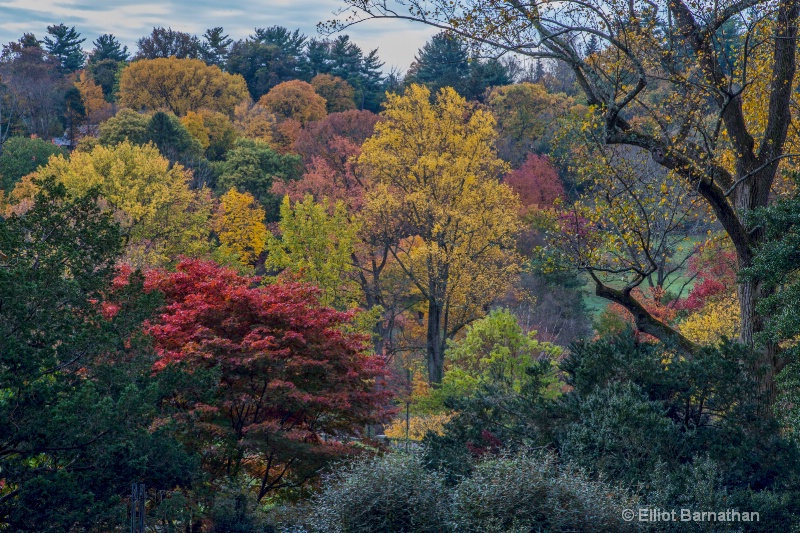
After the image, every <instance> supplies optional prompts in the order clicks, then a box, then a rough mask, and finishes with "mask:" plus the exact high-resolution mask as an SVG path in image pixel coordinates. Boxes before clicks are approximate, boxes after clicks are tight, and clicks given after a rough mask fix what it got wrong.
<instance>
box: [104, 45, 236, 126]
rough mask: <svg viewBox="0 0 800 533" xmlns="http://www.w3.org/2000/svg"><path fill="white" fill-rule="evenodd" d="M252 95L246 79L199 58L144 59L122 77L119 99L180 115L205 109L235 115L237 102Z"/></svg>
mask: <svg viewBox="0 0 800 533" xmlns="http://www.w3.org/2000/svg"><path fill="white" fill-rule="evenodd" d="M249 97H250V96H249V93H248V92H247V84H246V83H245V81H244V78H242V77H241V76H240V75H238V74H228V73H227V72H223V71H221V70H220V69H219V67H217V66H214V65H206V64H205V63H204V62H203V61H200V60H199V59H177V58H175V57H170V58H158V59H140V60H139V61H134V62H133V63H131V64H130V66H128V67H126V68H125V70H123V71H122V74H120V79H119V102H120V104H121V105H123V106H124V107H129V108H131V109H133V110H136V111H140V110H153V111H158V110H161V109H167V110H169V111H172V112H173V113H175V114H176V115H177V116H179V117H182V116H183V115H185V114H186V113H188V112H189V111H197V110H199V109H203V108H205V109H210V110H211V111H219V112H220V113H224V114H226V115H228V116H232V115H233V110H234V108H235V107H236V105H237V104H239V103H240V102H242V101H243V100H247V99H248V98H249Z"/></svg>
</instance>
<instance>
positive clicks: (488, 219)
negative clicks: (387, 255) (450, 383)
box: [359, 85, 520, 381]
mask: <svg viewBox="0 0 800 533" xmlns="http://www.w3.org/2000/svg"><path fill="white" fill-rule="evenodd" d="M382 115H383V117H384V119H385V120H383V121H382V122H379V123H378V124H377V125H376V126H375V135H374V136H373V137H371V138H370V139H368V140H367V141H366V142H365V143H364V145H363V147H362V153H361V156H360V158H359V163H360V164H361V165H362V167H363V168H364V169H365V170H366V172H367V173H368V175H369V176H370V178H371V179H372V180H373V181H374V182H375V185H374V186H372V187H370V190H369V191H368V192H367V196H366V204H365V207H364V211H363V215H362V217H361V218H362V224H363V227H364V229H365V233H366V234H369V235H372V237H371V238H372V239H373V240H374V241H376V242H381V241H384V242H391V243H393V245H392V256H393V258H394V259H395V260H396V261H397V262H398V263H399V264H400V266H401V268H402V270H403V271H404V272H405V274H406V275H407V276H408V278H409V279H410V280H411V282H412V283H413V285H414V286H415V287H416V289H417V291H418V292H419V294H420V295H421V296H422V299H423V300H424V301H425V302H427V304H428V313H429V314H430V315H431V316H430V317H429V319H428V324H429V326H428V327H429V330H430V328H434V329H436V330H437V331H434V332H431V331H429V335H433V338H435V339H436V341H435V343H436V348H434V350H436V352H435V353H433V354H431V353H429V358H435V359H437V361H436V362H435V366H436V367H437V368H438V370H436V371H435V372H431V375H430V378H431V380H432V381H439V380H440V379H441V372H442V369H443V366H442V365H443V359H441V360H439V358H440V356H441V354H442V353H443V351H444V346H445V339H446V338H447V337H449V336H451V335H452V334H453V332H454V331H458V330H459V329H460V328H461V327H463V325H464V324H467V323H469V322H471V321H472V320H474V319H476V318H480V317H481V316H483V315H484V313H485V311H484V309H485V307H486V306H487V305H488V304H489V303H491V302H492V301H493V300H494V299H495V298H497V297H498V296H499V295H502V294H504V293H505V291H506V290H507V288H508V286H509V285H510V284H511V282H512V281H513V279H514V278H515V275H516V273H517V272H518V269H519V260H518V257H517V255H516V253H515V252H514V251H513V248H514V244H515V241H514V236H515V234H516V232H517V231H518V229H519V227H520V221H519V218H518V215H517V213H518V211H519V201H518V198H517V196H516V194H515V193H514V192H513V191H512V190H511V189H510V188H509V187H507V186H506V185H504V184H502V183H500V182H499V181H498V179H497V177H498V176H500V175H502V173H503V172H505V171H506V170H507V166H506V165H505V163H503V161H501V160H500V159H499V158H498V157H497V155H496V153H495V150H494V141H495V139H496V133H495V130H494V126H495V121H494V118H493V117H492V115H491V114H490V113H489V112H487V111H485V110H482V109H475V108H473V107H472V106H471V105H470V104H467V102H466V101H465V100H464V99H463V98H462V97H461V96H459V95H458V94H457V93H456V92H455V91H454V90H453V89H451V88H445V89H442V91H441V92H440V93H439V94H438V96H437V99H436V103H435V104H432V103H431V102H430V92H429V91H428V89H427V88H425V87H423V86H420V85H412V86H410V87H409V88H408V89H406V92H405V94H404V95H403V96H398V95H389V97H388V101H387V103H386V110H385V111H384V112H383V113H382ZM454 328H455V329H454ZM429 344H432V343H429ZM438 350H441V353H440V352H439V351H438ZM430 364H431V361H429V365H430ZM429 369H431V367H430V366H429ZM434 374H438V375H434Z"/></svg>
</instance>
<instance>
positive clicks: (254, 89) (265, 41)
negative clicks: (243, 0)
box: [227, 26, 310, 100]
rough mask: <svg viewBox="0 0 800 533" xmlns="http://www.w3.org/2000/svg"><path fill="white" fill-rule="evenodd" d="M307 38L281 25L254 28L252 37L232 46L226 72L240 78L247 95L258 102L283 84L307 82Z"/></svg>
mask: <svg viewBox="0 0 800 533" xmlns="http://www.w3.org/2000/svg"><path fill="white" fill-rule="evenodd" d="M305 43H306V36H305V35H302V34H301V33H300V32H299V30H295V31H293V32H290V31H289V30H287V29H286V28H283V27H281V26H272V27H270V28H266V29H264V28H257V29H256V31H255V34H253V35H251V36H250V37H248V38H247V39H243V40H239V41H237V42H235V43H233V45H232V46H231V49H230V54H229V55H228V59H227V70H228V72H230V73H231V74H239V75H241V76H242V77H243V78H244V80H245V82H246V83H247V88H248V90H249V91H250V96H252V98H253V100H258V99H259V98H261V97H262V96H263V95H265V94H266V93H268V92H269V90H270V89H272V88H273V87H275V86H276V85H278V84H279V83H283V82H285V81H290V80H295V79H310V78H308V76H307V75H305V71H306V69H305V68H304V62H305V55H304V49H305Z"/></svg>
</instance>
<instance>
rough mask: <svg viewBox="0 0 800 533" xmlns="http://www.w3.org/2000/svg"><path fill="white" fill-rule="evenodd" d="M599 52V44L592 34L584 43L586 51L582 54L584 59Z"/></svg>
mask: <svg viewBox="0 0 800 533" xmlns="http://www.w3.org/2000/svg"><path fill="white" fill-rule="evenodd" d="M599 51H600V43H599V41H598V40H597V36H596V35H594V34H592V35H591V36H590V37H589V40H588V41H587V42H586V49H585V50H584V52H583V55H584V56H585V57H589V56H590V55H593V54H596V53H597V52H599Z"/></svg>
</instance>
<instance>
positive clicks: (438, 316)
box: [427, 299, 445, 384]
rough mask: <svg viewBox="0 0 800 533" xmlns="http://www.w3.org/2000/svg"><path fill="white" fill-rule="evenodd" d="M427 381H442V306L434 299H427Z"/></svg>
mask: <svg viewBox="0 0 800 533" xmlns="http://www.w3.org/2000/svg"><path fill="white" fill-rule="evenodd" d="M427 340H428V342H427V356H428V357H427V359H428V361H427V362H428V381H429V382H430V383H432V384H438V383H441V382H442V378H443V377H444V343H445V341H444V332H443V331H442V307H441V306H440V305H439V304H438V303H437V302H436V300H434V299H429V300H428V335H427Z"/></svg>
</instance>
